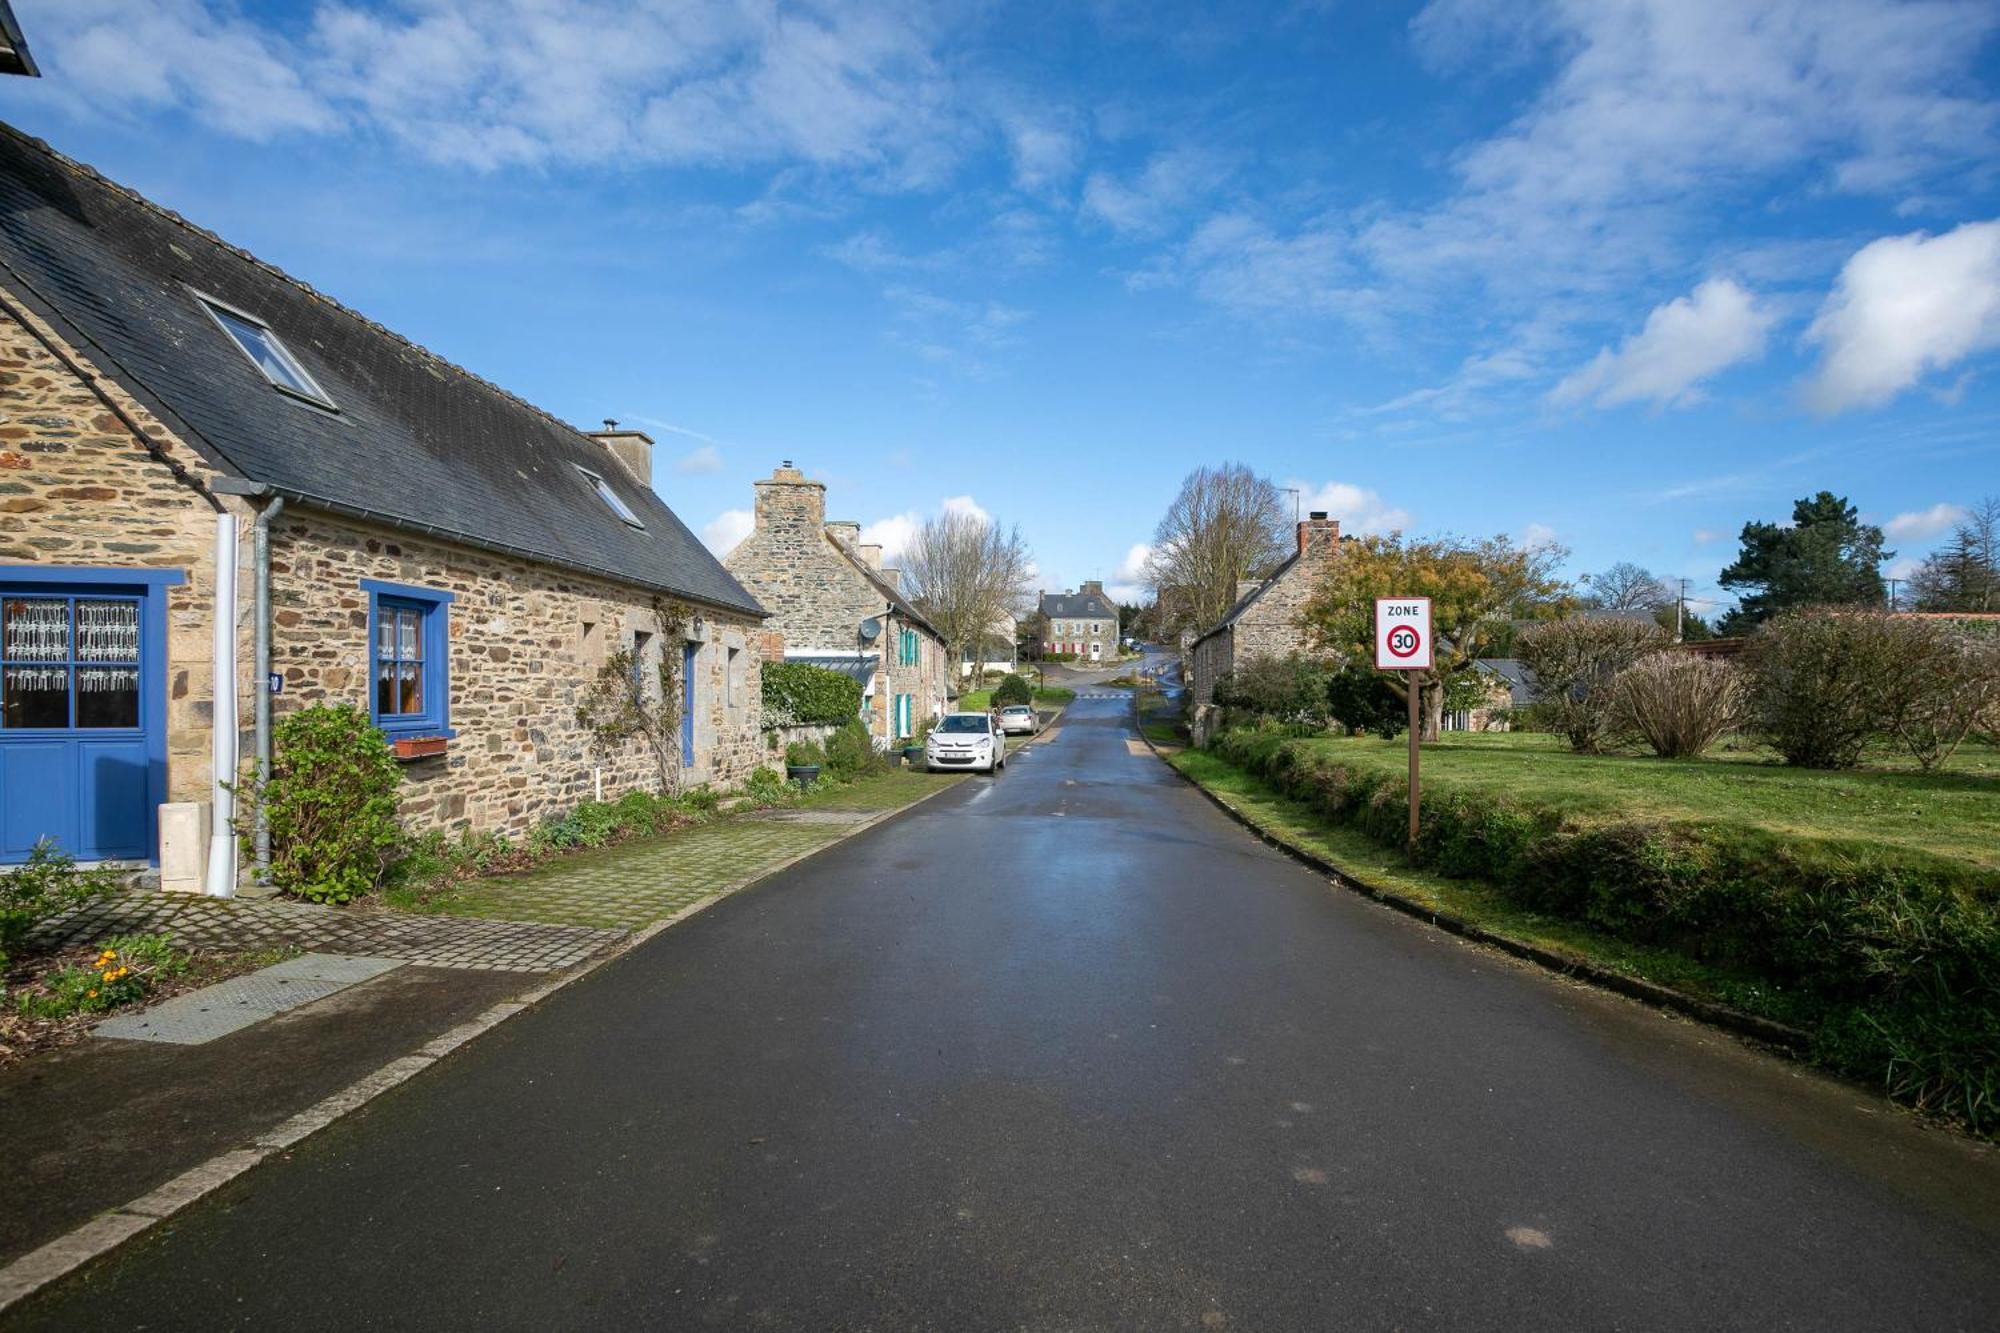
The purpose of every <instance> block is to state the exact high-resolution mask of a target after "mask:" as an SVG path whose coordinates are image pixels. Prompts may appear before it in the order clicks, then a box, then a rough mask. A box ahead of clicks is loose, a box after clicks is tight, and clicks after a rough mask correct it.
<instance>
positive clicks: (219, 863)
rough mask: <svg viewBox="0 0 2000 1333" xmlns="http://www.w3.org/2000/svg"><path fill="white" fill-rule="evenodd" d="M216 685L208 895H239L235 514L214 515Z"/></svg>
mask: <svg viewBox="0 0 2000 1333" xmlns="http://www.w3.org/2000/svg"><path fill="white" fill-rule="evenodd" d="M213 660H214V662H215V684H214V689H213V695H214V699H215V702H214V705H213V715H212V717H211V719H210V726H211V728H212V730H211V731H210V733H209V766H210V768H211V769H212V770H213V772H214V778H213V787H212V793H211V796H210V800H211V802H212V804H211V806H210V811H211V816H212V819H211V823H210V833H209V839H208V888H207V892H208V896H209V897H211V898H233V897H235V896H236V794H235V792H234V791H232V790H231V785H232V784H233V783H234V782H235V781H236V515H234V514H217V515H216V516H215V640H214V652H213Z"/></svg>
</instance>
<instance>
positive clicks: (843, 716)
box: [764, 662, 861, 728]
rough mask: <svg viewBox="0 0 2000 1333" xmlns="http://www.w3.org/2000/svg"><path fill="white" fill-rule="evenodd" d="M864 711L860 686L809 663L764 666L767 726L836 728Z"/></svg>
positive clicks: (783, 663)
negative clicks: (862, 709)
mask: <svg viewBox="0 0 2000 1333" xmlns="http://www.w3.org/2000/svg"><path fill="white" fill-rule="evenodd" d="M860 711H861V682H860V681H858V680H856V679H854V677H852V676H849V675H846V674H845V673H843V672H839V671H830V670H828V669H827V668H825V667H820V666H814V665H812V664H811V663H809V662H766V663H765V664H764V726H765V727H766V728H777V727H837V726H839V725H840V724H841V723H843V722H845V721H847V720H848V719H849V718H852V717H854V716H855V715H856V714H858V713H859V712H860Z"/></svg>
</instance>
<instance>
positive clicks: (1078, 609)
mask: <svg viewBox="0 0 2000 1333" xmlns="http://www.w3.org/2000/svg"><path fill="white" fill-rule="evenodd" d="M1035 610H1036V611H1037V613H1038V614H1039V615H1040V617H1041V624H1042V644H1041V649H1042V655H1043V656H1044V657H1047V656H1049V655H1050V654H1053V653H1061V654H1065V655H1067V656H1070V657H1073V658H1075V659H1076V660H1077V661H1079V662H1108V661H1110V660H1111V659H1112V658H1114V657H1116V656H1118V649H1119V638H1118V603H1116V602H1114V601H1112V600H1111V598H1110V597H1109V596H1108V595H1107V594H1106V593H1105V591H1104V584H1103V583H1101V582H1098V581H1097V580H1094V579H1093V580H1090V581H1087V582H1085V583H1084V585H1083V586H1082V587H1080V588H1078V589H1077V590H1076V591H1075V592H1056V593H1049V592H1045V593H1042V594H1041V595H1040V598H1039V599H1038V600H1037V602H1036V604H1035Z"/></svg>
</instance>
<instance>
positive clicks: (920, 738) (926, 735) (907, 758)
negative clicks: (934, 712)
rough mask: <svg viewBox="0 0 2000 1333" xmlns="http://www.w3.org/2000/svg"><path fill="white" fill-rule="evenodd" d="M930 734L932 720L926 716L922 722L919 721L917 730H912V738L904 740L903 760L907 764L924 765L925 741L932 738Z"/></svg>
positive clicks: (920, 766)
mask: <svg viewBox="0 0 2000 1333" xmlns="http://www.w3.org/2000/svg"><path fill="white" fill-rule="evenodd" d="M930 735H931V720H930V719H929V718H925V719H924V720H923V721H922V722H919V723H917V728H916V730H915V731H912V732H911V733H910V738H909V739H908V740H906V741H904V742H903V762H904V763H905V764H907V765H909V766H910V767H911V768H922V767H923V766H924V742H925V741H927V740H929V739H930Z"/></svg>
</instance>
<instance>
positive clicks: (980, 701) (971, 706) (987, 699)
mask: <svg viewBox="0 0 2000 1333" xmlns="http://www.w3.org/2000/svg"><path fill="white" fill-rule="evenodd" d="M1075 700H1076V691H1075V690H1065V689H1059V688H1057V687H1055V686H1049V687H1048V688H1046V689H1038V690H1036V691H1035V702H1036V703H1038V704H1068V703H1073V702H1075ZM991 707H993V691H991V690H967V691H966V692H965V693H964V694H961V695H959V696H958V711H959V712H961V713H983V712H985V711H986V710H987V709H989V708H991Z"/></svg>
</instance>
